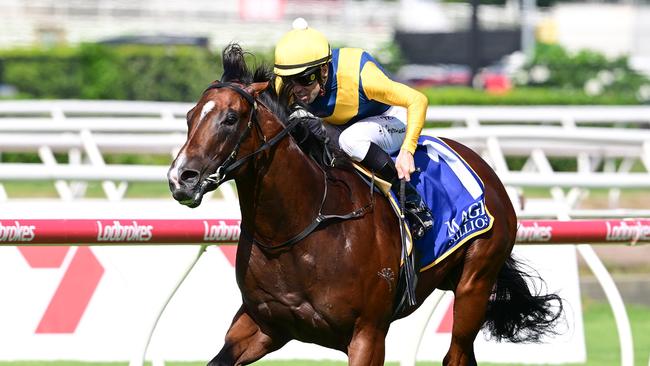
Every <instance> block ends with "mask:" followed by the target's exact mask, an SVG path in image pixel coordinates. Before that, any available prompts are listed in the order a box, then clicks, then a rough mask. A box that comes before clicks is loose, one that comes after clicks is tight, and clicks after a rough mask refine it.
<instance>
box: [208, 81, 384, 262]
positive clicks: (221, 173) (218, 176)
mask: <svg viewBox="0 0 650 366" xmlns="http://www.w3.org/2000/svg"><path fill="white" fill-rule="evenodd" d="M219 88H228V89H230V90H233V91H235V92H237V94H239V95H240V96H241V97H243V98H244V99H245V100H246V101H247V102H248V103H249V104H250V105H251V113H250V115H249V118H248V123H247V126H246V131H244V133H242V135H241V136H240V138H239V141H238V142H237V144H236V145H235V147H234V149H233V151H232V152H231V153H230V155H229V156H228V158H226V160H224V162H223V163H222V164H221V165H219V167H218V168H217V170H216V171H215V172H214V173H213V174H210V175H209V176H208V177H207V178H205V181H206V182H207V183H214V184H217V185H218V184H220V183H222V182H223V181H224V180H225V177H226V176H227V175H228V173H231V172H233V171H235V170H236V169H238V168H239V167H241V166H242V165H243V164H244V163H246V162H247V161H248V160H250V159H251V158H253V157H254V156H255V155H257V154H259V153H261V152H262V151H265V150H268V149H270V148H272V147H273V146H275V145H276V144H277V143H278V142H279V141H280V140H282V139H283V138H284V137H286V136H287V135H288V134H289V133H290V132H291V131H292V130H293V129H294V128H295V127H296V126H297V125H298V124H299V123H300V119H294V120H293V121H291V122H289V124H287V125H286V126H285V127H284V128H283V129H282V131H280V132H279V133H278V134H277V135H275V136H273V137H272V138H271V139H270V140H268V141H266V136H264V134H263V132H262V128H261V127H260V125H259V122H258V121H257V109H258V103H257V101H256V99H255V98H254V97H253V96H252V95H251V94H250V93H248V92H246V91H245V90H244V89H242V88H240V87H239V86H237V85H235V84H232V83H221V82H219V83H214V84H212V85H210V86H209V87H208V88H207V89H206V90H205V91H208V90H211V89H219ZM205 91H204V93H205ZM260 104H261V103H260ZM262 105H263V104H262ZM253 125H256V127H257V129H259V131H260V134H261V135H262V139H263V140H264V144H262V146H260V147H259V148H257V149H256V150H255V151H253V152H252V153H250V154H247V155H246V156H244V157H242V158H240V159H238V160H235V159H236V158H237V155H238V154H239V148H240V146H241V144H242V143H243V142H244V140H246V138H248V136H249V135H250V132H251V130H252V128H253ZM212 160H214V159H212ZM317 165H318V164H317ZM318 167H319V168H320V170H321V172H322V173H323V185H324V187H325V188H324V190H323V198H322V199H321V203H320V207H319V209H318V214H316V218H315V219H314V220H313V221H312V223H311V224H309V225H307V227H305V229H303V230H302V231H301V232H300V233H298V234H297V235H294V236H293V237H291V238H290V239H288V240H286V241H284V242H282V243H280V244H277V245H270V244H266V243H263V242H261V241H259V240H257V239H255V238H254V236H253V235H252V234H249V233H247V232H246V231H245V230H244V228H243V227H242V231H241V235H242V236H247V237H249V238H250V239H251V241H252V242H253V243H254V244H255V245H257V246H258V247H260V248H262V249H265V250H278V249H282V248H286V247H289V246H292V245H294V244H296V243H298V242H299V241H301V240H302V239H304V238H306V237H307V236H308V235H309V234H311V233H312V232H313V231H314V230H316V228H318V226H320V225H321V224H322V223H324V222H327V221H331V220H349V219H354V218H359V217H362V216H364V215H365V214H366V213H368V212H369V211H370V210H371V209H372V208H373V207H374V204H375V199H374V194H373V193H374V180H373V182H372V184H371V187H370V202H369V203H368V204H367V205H365V206H363V207H361V208H358V209H356V210H353V211H351V212H349V213H347V214H343V215H326V214H323V207H324V206H325V201H326V200H327V192H328V184H327V172H326V171H325V170H324V169H323V167H321V166H320V165H318Z"/></svg>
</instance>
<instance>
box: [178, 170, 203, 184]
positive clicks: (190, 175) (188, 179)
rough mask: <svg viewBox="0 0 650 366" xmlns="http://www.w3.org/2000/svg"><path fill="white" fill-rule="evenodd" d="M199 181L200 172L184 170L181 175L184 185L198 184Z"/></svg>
mask: <svg viewBox="0 0 650 366" xmlns="http://www.w3.org/2000/svg"><path fill="white" fill-rule="evenodd" d="M198 179H199V172H198V170H191V169H188V170H184V171H183V172H182V173H181V183H184V184H196V182H197V180H198Z"/></svg>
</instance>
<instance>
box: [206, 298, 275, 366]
mask: <svg viewBox="0 0 650 366" xmlns="http://www.w3.org/2000/svg"><path fill="white" fill-rule="evenodd" d="M286 342H287V341H286V340H279V339H277V337H276V338H273V337H272V336H271V335H269V334H266V333H264V332H263V331H262V329H261V328H260V327H259V325H257V323H255V321H254V320H253V319H252V318H251V317H250V315H248V313H246V311H245V310H244V307H243V306H242V307H241V308H240V309H239V311H238V312H237V314H236V315H235V318H234V319H233V322H232V324H231V325H230V329H228V332H227V333H226V341H225V344H224V345H223V348H222V349H221V351H219V354H218V355H216V356H215V357H214V358H213V359H212V361H210V362H209V363H208V366H226V365H247V364H249V363H252V362H255V361H257V360H259V359H260V358H262V357H263V356H264V355H266V354H268V353H269V352H273V351H275V350H277V349H278V348H280V347H282V346H283V345H284V344H285V343H286Z"/></svg>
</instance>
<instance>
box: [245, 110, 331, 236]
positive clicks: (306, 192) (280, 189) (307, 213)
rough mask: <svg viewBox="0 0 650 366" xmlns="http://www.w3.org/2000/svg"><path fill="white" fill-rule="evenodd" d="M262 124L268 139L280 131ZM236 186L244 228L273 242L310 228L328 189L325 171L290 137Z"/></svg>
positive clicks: (249, 171) (259, 160)
mask: <svg viewBox="0 0 650 366" xmlns="http://www.w3.org/2000/svg"><path fill="white" fill-rule="evenodd" d="M267 117H268V116H267ZM261 125H262V126H263V127H262V129H263V130H264V134H265V135H266V136H267V139H268V138H270V137H271V136H274V135H275V134H276V133H278V132H279V131H278V129H277V128H273V127H274V126H272V127H269V126H270V125H271V122H268V121H266V122H265V123H261ZM272 129H273V131H272ZM236 184H237V191H238V193H239V204H240V208H241V212H242V227H243V229H244V230H247V231H249V233H251V234H253V235H254V236H255V238H256V239H260V240H267V241H271V242H280V241H284V240H287V239H289V238H288V237H287V235H290V236H291V235H294V234H296V233H297V232H300V231H301V230H302V229H303V228H304V227H306V226H307V225H309V224H310V223H311V222H312V221H313V220H314V219H315V218H316V214H317V213H318V209H319V207H320V205H321V200H322V198H323V193H324V192H323V191H324V189H325V188H324V177H323V173H322V170H321V169H320V168H319V167H318V166H317V165H316V164H315V163H314V162H313V161H312V160H311V159H310V158H308V157H307V156H306V155H305V154H304V153H303V152H302V151H301V150H300V148H299V147H298V146H297V145H296V144H295V143H294V142H293V141H292V140H291V138H290V137H289V136H287V137H285V138H284V139H282V140H281V141H280V142H279V143H278V144H277V145H276V146H274V147H272V148H271V149H270V150H269V151H268V152H266V153H264V156H260V157H259V158H258V159H255V161H254V162H252V164H251V165H250V166H249V167H248V169H247V172H246V174H243V175H242V176H240V177H238V178H237V179H236Z"/></svg>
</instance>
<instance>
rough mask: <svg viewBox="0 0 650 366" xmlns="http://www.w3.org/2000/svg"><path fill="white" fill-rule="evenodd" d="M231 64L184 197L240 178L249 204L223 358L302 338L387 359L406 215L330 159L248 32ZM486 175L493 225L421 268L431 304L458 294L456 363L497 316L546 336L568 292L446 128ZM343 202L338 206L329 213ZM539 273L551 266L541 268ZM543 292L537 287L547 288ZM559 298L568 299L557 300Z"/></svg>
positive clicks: (228, 57) (195, 131) (207, 113)
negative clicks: (529, 260)
mask: <svg viewBox="0 0 650 366" xmlns="http://www.w3.org/2000/svg"><path fill="white" fill-rule="evenodd" d="M223 63H224V65H223V66H224V74H223V76H222V78H221V81H218V82H214V83H213V84H211V85H210V86H209V87H208V88H207V89H206V90H205V91H204V93H203V94H202V96H201V97H200V99H199V101H198V102H197V104H196V105H195V106H194V108H192V109H191V110H190V111H189V112H188V114H187V125H188V133H187V141H186V142H185V144H184V145H183V146H182V148H181V149H180V151H179V153H178V156H177V157H176V158H175V160H174V161H173V163H172V165H171V167H170V169H169V173H168V180H169V186H170V189H171V191H172V194H173V197H174V199H176V200H177V201H179V202H180V203H182V204H184V205H187V206H190V207H196V206H198V205H199V204H200V203H201V199H202V197H203V194H204V193H205V192H207V191H209V190H213V189H215V188H217V186H218V185H219V184H220V183H222V182H223V181H225V180H229V179H234V181H235V183H236V187H237V192H238V196H239V205H240V209H241V238H240V239H239V243H238V248H237V256H236V266H235V267H236V278H237V284H238V286H239V288H240V290H241V295H242V302H243V303H242V305H241V307H240V309H239V311H238V312H237V313H236V314H235V316H234V319H233V321H232V324H231V326H230V328H229V330H228V332H227V334H226V336H225V343H224V345H223V348H222V349H221V350H220V352H219V353H218V354H217V356H216V357H214V358H213V359H212V360H211V361H210V362H209V365H245V364H249V363H252V362H254V361H256V360H258V359H260V358H262V357H263V356H264V355H266V354H268V353H270V352H272V351H274V350H277V349H279V348H280V347H282V346H283V345H284V344H286V343H287V342H288V341H290V340H292V339H296V340H299V341H303V342H310V343H315V344H319V345H322V346H324V347H328V348H332V349H336V350H340V351H342V352H345V353H346V354H347V355H348V359H349V365H354V366H360V365H364V366H365V365H382V364H383V362H384V353H385V337H386V334H387V332H388V329H389V326H390V324H391V322H392V321H393V320H395V319H398V318H401V317H404V316H406V315H408V314H410V313H411V312H413V311H414V310H415V309H416V308H417V306H418V305H416V306H411V307H406V308H404V309H403V310H402V311H401V312H400V313H398V314H394V313H393V311H394V309H395V303H396V301H397V300H398V297H397V294H396V289H397V288H398V278H397V277H398V276H396V275H395V274H397V273H399V269H400V260H401V258H400V252H401V242H400V232H399V230H400V229H399V226H398V217H397V216H396V215H395V214H394V213H393V212H392V209H391V207H390V206H389V203H388V201H387V200H386V199H385V198H384V197H382V195H381V194H380V193H377V192H373V191H372V190H371V189H369V187H368V185H367V184H366V183H364V182H363V181H362V180H361V179H360V178H359V177H358V176H357V174H356V173H355V172H354V171H353V169H346V168H335V167H324V166H322V165H321V164H319V163H318V161H317V160H315V159H313V158H312V157H311V156H310V155H309V154H307V153H306V152H305V151H303V149H301V147H300V146H299V145H298V141H297V139H296V138H295V137H293V136H292V135H291V134H290V133H289V132H291V130H293V129H294V128H295V124H293V125H292V124H288V122H287V118H286V114H287V113H286V108H285V107H283V105H282V103H279V102H278V98H277V95H275V94H274V92H273V88H270V87H269V82H270V80H271V78H272V75H271V73H270V72H269V70H268V68H266V67H264V66H261V67H259V68H258V69H257V70H256V71H255V73H252V72H250V71H249V69H248V67H247V66H246V63H245V61H244V53H243V51H242V50H241V48H240V47H239V46H238V45H231V46H229V47H227V48H226V49H225V50H224V52H223ZM444 141H446V142H447V143H448V144H449V146H451V147H452V148H453V149H455V150H456V151H457V152H458V153H459V154H460V155H461V156H462V157H463V158H464V159H465V161H466V162H467V163H468V164H469V165H470V166H471V167H472V168H473V169H474V171H475V172H476V173H477V174H478V176H480V178H481V179H482V181H483V182H484V185H485V203H486V205H487V207H488V209H489V211H490V212H491V213H492V215H493V216H494V218H495V220H494V225H493V228H492V229H491V230H490V231H488V232H486V233H484V234H481V235H480V236H478V237H477V238H475V239H473V240H472V241H471V242H469V243H466V244H465V245H463V246H462V247H461V248H460V249H458V250H456V251H454V252H453V253H452V254H451V255H449V256H448V257H447V258H445V259H444V260H443V261H442V262H440V263H439V264H437V265H436V266H434V267H433V268H431V269H428V270H426V271H424V272H420V273H419V274H418V281H417V287H416V299H417V304H422V302H423V301H424V300H425V298H426V297H427V296H428V295H429V294H430V293H431V292H432V291H433V290H434V289H436V288H440V289H445V290H451V291H453V292H454V294H455V302H454V312H453V313H454V316H453V329H452V337H451V345H450V347H449V350H448V352H447V354H446V355H445V357H444V360H443V364H444V365H475V364H476V359H475V355H474V349H473V343H474V339H475V337H476V336H477V333H478V332H479V330H480V329H481V328H482V327H485V328H486V329H487V330H488V331H489V333H491V335H492V336H494V337H495V338H496V339H498V340H501V339H507V340H510V341H514V342H522V341H533V342H534V341H539V339H540V336H542V335H544V334H548V333H553V332H554V330H553V325H554V322H555V321H556V320H557V319H558V317H559V316H560V313H561V301H560V299H559V297H557V295H554V294H538V293H531V290H530V289H529V287H528V285H527V283H526V280H525V279H526V278H527V277H529V275H527V274H526V273H524V272H523V271H522V270H520V269H519V268H518V266H517V261H515V260H514V259H513V258H512V257H511V255H510V252H511V250H512V247H513V244H514V241H515V236H516V231H517V220H516V216H515V212H514V209H513V207H512V205H511V203H510V200H509V198H508V195H507V194H506V191H505V189H504V187H503V185H502V184H501V183H500V181H499V179H498V178H497V176H496V174H495V173H494V171H493V170H492V169H491V168H490V167H489V166H488V164H487V163H485V162H484V161H483V160H482V159H481V158H480V157H479V156H478V155H477V154H476V153H474V152H473V151H471V150H470V149H469V148H467V147H465V146H463V145H461V144H460V143H457V142H454V141H452V140H444ZM327 215H332V216H327ZM534 277H535V278H537V276H534ZM533 292H535V291H533ZM555 301H557V303H558V304H559V306H552V303H553V302H555Z"/></svg>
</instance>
